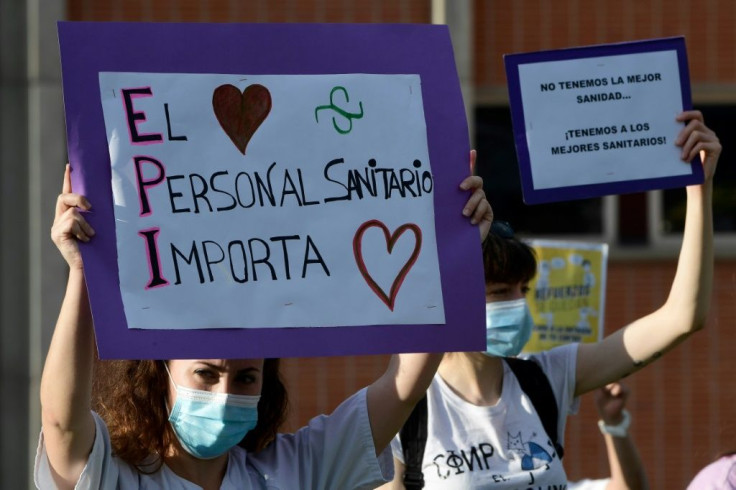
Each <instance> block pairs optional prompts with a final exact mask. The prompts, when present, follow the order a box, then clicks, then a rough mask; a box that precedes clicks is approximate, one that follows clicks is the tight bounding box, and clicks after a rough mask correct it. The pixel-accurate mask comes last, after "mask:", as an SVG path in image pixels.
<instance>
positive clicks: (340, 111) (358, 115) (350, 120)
mask: <svg viewBox="0 0 736 490" xmlns="http://www.w3.org/2000/svg"><path fill="white" fill-rule="evenodd" d="M338 90H339V91H341V92H342V93H343V95H344V96H345V102H348V103H349V102H350V97H349V96H348V91H347V90H345V87H340V86H337V87H335V88H333V89H332V90H331V91H330V103H329V104H328V105H321V106H319V107H317V108H316V109H315V110H314V119H315V120H316V121H317V122H319V115H318V113H319V111H321V110H322V109H332V110H333V111H335V112H337V113H338V114H340V115H341V116H342V117H344V118H345V119H347V120H348V124H349V125H348V127H347V129H343V128H341V127H340V126H339V125H338V124H337V119H336V118H335V116H333V117H332V125H333V126H334V127H335V131H337V132H338V133H340V134H348V133H349V132H350V131H352V129H353V119H360V118H362V117H363V103H362V102H358V107H359V108H360V112H359V113H358V112H348V111H346V110H344V109H341V108H340V107H338V106H337V105H335V102H334V101H333V97H334V96H335V92H337V91H338Z"/></svg>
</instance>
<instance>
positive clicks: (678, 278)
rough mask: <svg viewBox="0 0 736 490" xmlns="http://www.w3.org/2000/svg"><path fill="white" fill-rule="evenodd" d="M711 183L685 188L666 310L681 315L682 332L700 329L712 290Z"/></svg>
mask: <svg viewBox="0 0 736 490" xmlns="http://www.w3.org/2000/svg"><path fill="white" fill-rule="evenodd" d="M712 195H713V184H712V181H709V182H707V183H706V184H704V185H702V186H691V187H688V188H687V211H686V219H685V231H684V234H683V241H682V248H681V250H680V257H679V259H678V264H677V273H676V274H675V279H674V281H673V283H672V288H671V290H670V294H669V297H668V299H667V303H666V307H669V308H673V309H675V310H676V311H677V312H678V314H679V315H683V322H684V325H683V328H684V329H685V332H684V333H687V332H689V331H690V330H697V329H699V328H701V327H702V326H703V324H704V323H705V319H706V314H707V312H708V306H709V304H710V297H711V292H712V289H713V206H712V199H713V197H712Z"/></svg>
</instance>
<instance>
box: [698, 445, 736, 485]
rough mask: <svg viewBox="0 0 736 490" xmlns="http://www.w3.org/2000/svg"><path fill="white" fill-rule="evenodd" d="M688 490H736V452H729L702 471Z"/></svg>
mask: <svg viewBox="0 0 736 490" xmlns="http://www.w3.org/2000/svg"><path fill="white" fill-rule="evenodd" d="M687 490H736V451H733V452H727V453H726V454H724V455H723V456H721V457H719V458H718V459H716V460H715V461H713V462H712V463H711V464H709V465H708V466H706V467H705V468H703V469H702V470H700V472H698V474H697V475H695V478H693V481H691V482H690V484H689V485H688V486H687Z"/></svg>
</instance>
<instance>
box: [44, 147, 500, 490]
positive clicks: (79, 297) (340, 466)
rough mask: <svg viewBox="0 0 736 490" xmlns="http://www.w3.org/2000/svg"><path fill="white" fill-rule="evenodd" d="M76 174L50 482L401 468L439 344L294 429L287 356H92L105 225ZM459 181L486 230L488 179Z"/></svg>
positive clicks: (56, 353)
mask: <svg viewBox="0 0 736 490" xmlns="http://www.w3.org/2000/svg"><path fill="white" fill-rule="evenodd" d="M473 158H474V154H473V156H471V160H472V159H473ZM69 172H70V170H69V168H68V167H67V171H66V174H65V177H64V188H63V192H62V194H61V195H60V196H59V198H58V200H57V205H56V217H55V220H54V225H53V227H52V230H51V235H52V238H53V240H54V242H55V244H56V246H57V247H58V248H59V250H60V252H61V254H62V255H63V257H64V259H65V260H66V261H67V263H68V265H69V279H68V283H67V289H66V295H65V297H64V301H63V304H62V307H61V311H60V313H59V319H58V321H57V324H56V328H55V331H54V335H53V338H52V341H51V345H50V347H49V352H48V355H47V358H46V365H45V366H44V370H43V375H42V378H41V405H42V422H43V430H42V435H41V440H40V442H39V449H38V454H37V457H36V468H35V482H36V485H37V486H38V487H39V488H44V489H46V488H60V489H67V488H76V489H105V490H107V489H126V490H127V489H152V488H157V489H158V488H161V489H198V488H204V489H243V488H269V489H271V488H274V489H297V488H298V489H305V488H315V489H327V488H336V489H348V488H374V487H375V486H377V485H379V484H381V483H383V482H385V481H388V480H390V479H391V478H392V476H393V475H392V473H393V465H392V460H391V453H390V450H387V448H388V446H389V442H390V441H391V438H392V437H393V436H394V434H396V432H397V431H398V430H399V428H400V427H401V426H402V424H403V423H404V421H405V420H406V419H407V417H408V416H409V413H411V411H412V409H413V407H414V405H415V404H416V402H417V401H418V400H419V399H420V398H421V397H422V396H423V395H424V392H425V391H426V389H427V386H429V383H430V382H431V380H432V376H433V375H434V372H435V371H436V369H437V366H438V364H439V362H440V360H441V357H442V356H441V354H401V355H395V356H393V357H392V358H391V361H390V362H389V366H388V368H387V370H386V372H385V373H384V374H383V375H382V376H381V377H380V378H378V379H377V380H376V381H375V382H374V383H373V384H371V385H370V386H368V387H367V388H364V389H363V390H361V391H359V392H358V393H356V394H355V395H353V396H352V397H350V398H348V399H347V400H346V401H345V402H343V403H342V404H341V405H340V406H339V407H338V408H337V409H336V410H335V411H334V412H333V413H332V414H331V415H329V416H319V417H316V418H315V419H313V420H312V421H311V422H310V423H309V424H308V426H307V427H304V428H302V429H301V430H299V431H298V432H297V433H295V434H277V431H278V428H279V426H280V424H281V422H282V421H283V420H284V414H285V409H286V400H287V397H286V390H285V388H284V385H283V384H282V383H281V381H280V379H279V371H278V360H277V359H193V360H155V361H99V362H95V338H94V330H93V325H92V314H91V311H90V306H89V301H88V298H87V288H86V284H85V280H84V272H83V265H82V258H81V255H80V253H79V248H78V241H79V240H81V241H83V242H87V241H89V240H90V239H92V237H93V236H94V230H93V229H92V228H91V227H90V226H89V224H88V223H87V222H86V221H85V219H84V217H83V216H82V214H81V212H80V211H82V210H89V209H91V205H90V203H89V202H88V201H87V199H86V198H85V197H84V196H81V195H79V194H73V193H72V190H71V180H70V177H69ZM460 187H461V189H463V190H468V191H471V192H470V197H469V200H468V202H467V204H466V205H465V208H464V209H463V214H464V215H465V216H467V217H469V218H470V221H471V222H472V223H473V224H478V225H479V228H480V231H481V237H484V236H485V234H486V233H487V232H488V228H489V227H490V223H491V220H492V212H491V208H490V205H489V204H488V201H487V200H486V199H485V195H484V194H483V191H482V180H481V179H480V178H479V177H468V178H467V179H465V180H464V181H463V182H462V183H461V184H460ZM93 373H94V374H93ZM91 409H92V410H91Z"/></svg>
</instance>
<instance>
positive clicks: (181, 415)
mask: <svg viewBox="0 0 736 490" xmlns="http://www.w3.org/2000/svg"><path fill="white" fill-rule="evenodd" d="M168 370H169V368H168V367H167V368H166V371H168ZM169 379H171V383H172V384H173V385H174V387H175V388H176V401H175V402H174V407H173V408H172V409H171V414H169V422H170V423H171V427H172V428H173V429H174V433H175V434H176V437H177V439H179V442H180V443H181V445H182V447H183V448H184V449H185V450H186V451H187V452H188V453H189V454H191V455H192V456H194V457H195V458H200V459H212V458H216V457H217V456H220V455H221V454H225V453H226V452H228V451H229V450H230V449H231V448H232V447H233V446H235V445H236V444H238V443H239V442H240V441H241V440H243V437H245V435H246V434H247V433H248V432H249V431H250V430H252V429H253V428H254V427H255V426H256V424H257V423H258V400H260V398H261V397H260V396H246V395H231V394H228V393H211V392H209V391H202V390H195V389H192V388H187V387H185V386H179V385H177V384H176V383H174V380H173V379H172V378H171V373H169Z"/></svg>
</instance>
